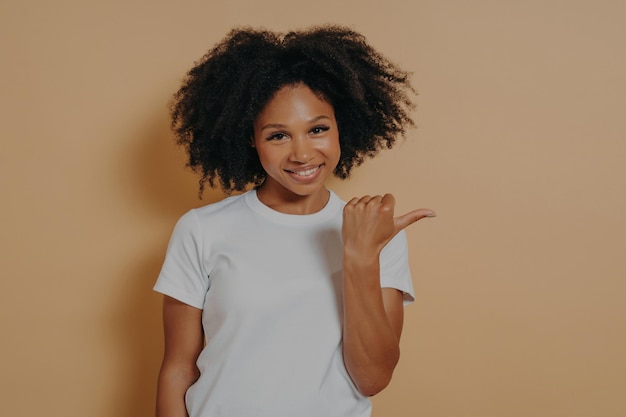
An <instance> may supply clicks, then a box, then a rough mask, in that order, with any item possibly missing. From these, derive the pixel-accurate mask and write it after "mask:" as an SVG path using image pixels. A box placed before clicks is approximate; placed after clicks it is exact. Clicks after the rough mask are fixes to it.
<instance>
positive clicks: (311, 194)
mask: <svg viewBox="0 0 626 417" xmlns="http://www.w3.org/2000/svg"><path fill="white" fill-rule="evenodd" d="M254 147H256V150H257V153H258V155H259V159H260V161H261V165H262V166H263V169H264V170H265V172H266V173H267V178H266V180H265V182H264V183H263V185H262V186H261V188H260V189H259V198H260V197H261V193H262V194H263V196H264V197H265V200H268V201H278V204H280V201H281V200H282V201H283V202H285V203H287V202H297V201H302V202H305V201H308V203H313V205H315V202H319V203H321V207H323V205H324V204H326V201H327V199H328V192H327V190H326V188H325V186H324V183H325V181H326V179H327V178H328V177H330V176H332V173H333V170H334V169H335V167H336V166H337V163H338V162H339V156H340V154H341V150H340V147H339V131H338V129H337V121H336V120H335V112H334V109H333V107H332V106H331V105H330V104H329V103H328V102H326V101H324V100H321V99H320V98H319V97H318V96H316V95H315V94H314V93H313V92H312V91H311V90H310V89H309V88H308V87H307V86H305V85H303V84H299V85H294V86H285V87H283V88H282V89H280V90H279V91H278V92H277V93H276V94H275V95H274V97H273V98H272V99H271V100H270V101H269V102H268V103H267V105H266V106H265V107H264V109H263V110H262V111H261V113H260V114H259V115H258V116H257V118H256V120H255V122H254ZM264 202H265V201H264ZM321 207H319V209H321Z"/></svg>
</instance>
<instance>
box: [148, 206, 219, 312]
mask: <svg viewBox="0 0 626 417" xmlns="http://www.w3.org/2000/svg"><path fill="white" fill-rule="evenodd" d="M202 255H203V251H202V234H201V228H200V224H199V221H198V217H197V215H196V213H195V212H194V210H191V211H189V212H187V213H185V214H184V215H183V216H182V217H181V218H180V219H179V220H178V222H177V223H176V226H175V227H174V231H173V232H172V236H171V238H170V241H169V244H168V246H167V252H166V254H165V261H164V262H163V266H162V268H161V272H160V273H159V276H158V278H157V281H156V284H155V285H154V288H153V289H154V291H156V292H160V293H162V294H165V295H168V296H170V297H172V298H175V299H177V300H179V301H182V302H183V303H185V304H188V305H190V306H192V307H196V308H199V309H202V308H203V306H204V298H205V296H206V293H207V291H208V289H209V278H208V274H207V273H206V271H205V268H204V267H203V262H202V259H203V256H202Z"/></svg>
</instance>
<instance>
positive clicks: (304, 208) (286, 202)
mask: <svg viewBox="0 0 626 417" xmlns="http://www.w3.org/2000/svg"><path fill="white" fill-rule="evenodd" d="M257 198H258V199H259V200H260V201H261V202H262V203H263V204H265V205H266V206H267V207H269V208H271V209H272V210H276V211H278V212H280V213H285V214H299V215H304V214H313V213H317V212H318V211H320V210H322V209H323V208H324V207H325V206H326V204H327V203H328V200H329V199H330V191H328V190H327V189H326V188H324V189H322V190H320V192H318V193H315V194H314V195H306V196H301V195H297V194H292V193H271V192H268V190H267V188H266V187H263V185H261V186H260V187H259V188H258V189H257Z"/></svg>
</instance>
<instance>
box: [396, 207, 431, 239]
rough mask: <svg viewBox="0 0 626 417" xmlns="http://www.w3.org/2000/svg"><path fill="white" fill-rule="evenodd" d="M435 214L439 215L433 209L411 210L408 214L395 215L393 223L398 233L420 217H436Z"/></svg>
mask: <svg viewBox="0 0 626 417" xmlns="http://www.w3.org/2000/svg"><path fill="white" fill-rule="evenodd" d="M435 216H437V214H435V212H434V211H432V210H431V209H425V208H422V209H418V210H413V211H410V212H408V213H406V214H403V215H402V216H398V217H394V219H393V224H394V226H395V228H396V233H398V232H399V231H400V230H402V229H404V228H405V227H407V226H409V225H411V224H413V223H415V222H416V221H418V220H420V219H423V218H424V217H435Z"/></svg>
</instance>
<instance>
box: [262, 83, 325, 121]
mask: <svg viewBox="0 0 626 417" xmlns="http://www.w3.org/2000/svg"><path fill="white" fill-rule="evenodd" d="M319 116H326V117H329V118H330V117H334V109H333V107H332V105H331V104H330V103H329V102H328V101H327V100H325V99H324V98H323V97H322V96H321V95H320V94H316V93H314V92H313V91H312V90H311V89H310V88H309V87H308V86H306V85H305V84H296V85H285V86H283V87H281V88H280V89H279V90H278V91H277V92H276V93H275V94H274V95H273V96H272V98H271V99H270V100H269V101H268V102H267V103H266V104H265V106H264V107H263V109H262V110H261V112H260V113H259V114H258V116H257V118H256V121H255V124H265V123H280V122H281V121H284V122H288V121H294V122H295V121H297V120H300V119H302V120H310V119H313V118H316V117H319Z"/></svg>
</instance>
